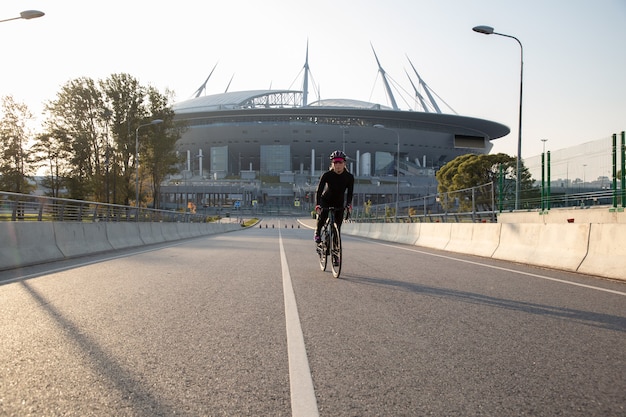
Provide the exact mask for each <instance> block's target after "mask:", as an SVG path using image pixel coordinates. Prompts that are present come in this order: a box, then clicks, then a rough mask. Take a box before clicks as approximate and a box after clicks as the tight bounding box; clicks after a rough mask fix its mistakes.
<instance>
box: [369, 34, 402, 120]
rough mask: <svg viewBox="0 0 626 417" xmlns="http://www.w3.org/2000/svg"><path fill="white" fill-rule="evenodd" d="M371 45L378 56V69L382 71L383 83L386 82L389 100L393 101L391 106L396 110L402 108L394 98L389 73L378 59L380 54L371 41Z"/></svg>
mask: <svg viewBox="0 0 626 417" xmlns="http://www.w3.org/2000/svg"><path fill="white" fill-rule="evenodd" d="M370 46H371V47H372V51H373V52H374V57H375V58H376V63H377V64H378V71H379V72H380V75H381V76H382V77H383V83H385V90H387V97H389V101H391V107H393V109H394V110H400V109H399V108H398V105H397V104H396V99H395V98H394V96H393V93H392V92H391V87H390V86H389V81H387V73H385V70H384V69H383V67H382V66H381V65H380V61H379V60H378V56H377V55H376V51H375V50H374V45H372V43H371V42H370Z"/></svg>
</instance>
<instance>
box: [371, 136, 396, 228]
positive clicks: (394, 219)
mask: <svg viewBox="0 0 626 417" xmlns="http://www.w3.org/2000/svg"><path fill="white" fill-rule="evenodd" d="M374 127H375V128H377V129H385V130H389V131H391V132H393V133H395V134H396V139H397V141H398V149H397V151H396V212H395V214H394V218H393V221H394V223H397V222H398V200H399V199H400V133H398V131H397V130H394V129H389V128H388V127H385V125H380V124H376V125H374Z"/></svg>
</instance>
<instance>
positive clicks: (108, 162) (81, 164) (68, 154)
mask: <svg viewBox="0 0 626 417" xmlns="http://www.w3.org/2000/svg"><path fill="white" fill-rule="evenodd" d="M167 94H168V95H162V94H160V93H159V92H158V91H157V90H156V89H154V88H151V87H144V86H141V85H140V84H139V82H138V81H137V80H136V79H135V78H133V77H132V76H130V75H128V74H113V75H111V76H110V77H109V78H107V79H105V80H100V81H98V82H96V81H94V80H92V79H90V78H78V79H75V80H71V81H69V82H68V83H66V84H65V85H64V86H63V87H62V88H61V91H60V92H59V93H58V94H57V97H56V99H55V100H53V101H51V102H49V103H47V105H46V112H47V116H48V118H47V120H46V123H45V130H46V131H45V133H44V134H42V135H40V136H39V139H38V144H37V147H36V149H37V153H38V158H39V161H40V163H44V161H45V166H46V167H47V168H49V172H50V177H48V181H49V183H50V185H51V186H52V188H54V189H55V190H56V191H53V192H58V190H59V189H60V186H61V183H63V184H64V186H65V187H66V188H67V189H68V191H69V197H71V198H76V199H93V200H96V201H105V202H113V203H118V204H126V205H128V204H129V203H130V201H131V199H132V200H134V199H135V191H136V190H135V170H136V168H137V164H138V162H139V161H138V160H136V158H135V150H136V148H135V132H136V129H137V127H138V126H140V125H141V124H144V123H147V121H149V120H153V119H157V118H159V119H162V120H164V123H162V124H161V125H159V126H158V127H159V129H158V130H157V129H156V127H157V126H155V127H153V128H152V129H150V131H149V132H144V131H143V130H142V131H141V132H140V133H141V134H142V138H141V144H142V145H143V146H142V147H141V148H140V150H141V155H140V158H139V160H144V161H146V163H145V166H144V167H141V168H142V172H143V173H145V175H146V176H148V177H150V178H151V179H152V181H153V183H154V184H156V185H154V186H153V187H152V188H151V190H152V192H153V193H154V192H156V193H158V192H159V184H160V182H161V181H162V180H163V178H164V177H165V175H167V174H170V173H172V172H173V168H172V167H173V166H174V165H175V164H176V162H178V159H177V158H176V152H175V149H174V146H175V143H176V141H177V140H178V139H179V138H180V134H181V132H182V130H181V129H182V128H181V127H180V126H177V125H176V124H175V123H174V122H173V117H174V113H173V110H172V109H171V106H169V105H168V102H169V99H170V97H171V93H167ZM142 176H143V175H142Z"/></svg>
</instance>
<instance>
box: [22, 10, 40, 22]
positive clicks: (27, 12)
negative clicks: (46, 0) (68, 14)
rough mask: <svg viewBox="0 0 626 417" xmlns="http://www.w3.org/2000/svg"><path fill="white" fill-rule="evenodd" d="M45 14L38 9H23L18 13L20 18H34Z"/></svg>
mask: <svg viewBox="0 0 626 417" xmlns="http://www.w3.org/2000/svg"><path fill="white" fill-rule="evenodd" d="M43 15H45V13H44V12H40V11H39V10H24V11H23V12H21V13H20V17H21V18H22V19H27V20H28V19H36V18H38V17H41V16H43Z"/></svg>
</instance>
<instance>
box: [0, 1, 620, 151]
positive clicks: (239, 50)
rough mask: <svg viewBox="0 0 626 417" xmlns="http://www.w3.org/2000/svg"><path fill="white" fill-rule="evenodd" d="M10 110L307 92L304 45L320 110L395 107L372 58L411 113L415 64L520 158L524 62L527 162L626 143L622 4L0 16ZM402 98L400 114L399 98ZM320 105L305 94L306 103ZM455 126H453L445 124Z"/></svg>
mask: <svg viewBox="0 0 626 417" xmlns="http://www.w3.org/2000/svg"><path fill="white" fill-rule="evenodd" d="M27 9H37V10H41V11H43V12H45V13H46V15H45V16H44V17H42V18H39V19H34V20H29V21H26V20H16V21H10V22H3V23H0V39H2V60H1V61H0V62H1V64H0V71H1V72H0V74H1V77H0V96H5V95H13V96H14V98H15V99H16V100H17V101H19V102H24V103H26V104H27V105H28V106H29V108H30V109H31V111H32V112H33V113H35V115H36V116H37V117H39V119H40V113H41V109H42V106H43V103H44V102H45V101H48V100H53V99H54V98H55V97H56V94H57V92H58V91H59V90H60V87H61V86H62V85H63V84H65V83H66V82H67V81H68V80H71V79H74V78H78V77H90V78H93V79H96V80H97V79H104V78H107V77H108V76H109V75H111V74H113V73H128V74H130V75H132V76H134V77H136V78H137V79H139V81H140V82H141V83H142V84H144V85H152V86H154V87H156V88H158V89H159V90H160V91H161V92H164V91H165V89H166V88H167V89H170V90H172V91H174V92H175V94H176V101H182V100H186V99H188V98H191V97H192V96H193V93H194V92H195V91H196V89H197V88H198V87H199V86H200V85H201V84H202V83H203V82H204V80H205V79H206V77H207V76H208V74H209V73H210V71H211V69H212V68H213V67H214V66H215V64H217V68H216V70H215V72H214V74H213V76H212V77H211V79H210V80H209V82H208V84H207V91H206V94H217V93H222V92H224V90H225V89H226V86H227V85H228V82H229V81H230V79H231V77H233V76H234V77H233V80H232V84H231V85H230V88H229V91H238V90H255V89H266V88H270V87H272V88H277V89H286V88H293V89H300V88H301V82H302V78H303V76H302V72H301V71H302V67H303V65H304V59H305V52H306V45H307V40H308V43H309V66H310V69H311V72H312V75H313V80H312V82H314V83H315V84H316V85H317V86H319V90H320V93H321V98H323V99H328V98H352V99H358V100H365V101H372V102H378V103H381V104H389V102H388V100H387V98H386V95H385V90H384V86H383V84H382V81H381V78H380V76H379V75H378V67H377V65H376V61H375V58H374V55H373V53H372V49H371V46H370V43H371V44H372V45H373V46H374V48H375V49H376V52H377V54H378V58H379V59H380V61H381V64H382V66H383V68H384V70H385V71H386V72H387V74H388V76H389V77H391V78H392V79H393V80H394V81H395V82H396V83H397V84H399V85H401V86H402V88H403V89H404V90H406V91H407V92H408V93H402V94H401V93H396V100H397V102H398V105H399V106H400V107H401V108H403V109H407V110H408V109H409V108H415V103H414V99H412V98H411V92H412V87H411V85H410V83H409V81H408V79H407V76H406V74H405V71H409V72H410V73H411V71H412V70H411V67H410V64H409V63H408V61H407V56H408V57H409V58H410V59H411V61H412V62H413V64H414V65H415V67H416V68H417V70H418V71H419V73H420V75H421V76H422V78H423V79H424V80H425V81H426V82H427V83H428V85H429V86H430V87H431V88H432V89H433V90H434V91H435V92H436V93H437V94H438V95H439V96H440V97H441V98H442V99H443V100H445V102H446V103H447V104H449V105H450V107H452V108H453V109H454V110H455V111H456V112H457V113H458V114H460V115H465V116H473V117H480V118H484V119H488V120H493V121H496V122H500V123H503V124H505V125H507V126H509V127H510V129H511V133H510V134H509V135H508V136H506V137H504V138H502V139H498V140H496V141H495V147H494V151H495V152H505V153H508V154H511V155H516V153H517V125H518V110H519V83H520V48H519V45H518V44H517V42H515V40H513V39H509V38H505V37H502V36H495V35H490V36H487V35H482V34H478V33H475V32H473V31H472V27H474V26H476V25H489V26H493V27H494V28H495V30H496V32H500V33H505V34H508V35H512V36H515V37H517V38H518V39H519V40H520V41H521V42H522V44H523V47H524V101H523V129H522V133H523V147H522V156H523V157H529V156H533V155H537V154H539V153H541V150H542V145H543V144H542V142H541V139H543V138H546V139H548V142H547V145H546V147H547V149H550V150H557V149H562V148H566V147H568V146H570V145H571V144H580V143H583V142H589V141H592V140H596V139H600V138H604V137H608V136H610V135H611V134H613V133H619V132H621V131H622V130H625V129H626V30H624V22H625V21H626V0H523V1H522V0H515V1H514V0H386V1H381V0H317V1H301V0H263V1H261V0H223V1H216V0H214V1H209V0H180V1H177V2H155V1H145V0H131V1H129V0H123V1H122V0H107V1H97V0H92V1H85V0H81V1H79V0H58V1H52V0H28V1H26V0H2V2H0V19H6V18H10V17H14V16H17V15H19V12H20V11H22V10H27ZM402 97H404V98H402ZM315 99H317V96H316V93H315V91H314V88H313V87H310V88H309V101H313V100H315ZM447 112H451V111H450V110H447Z"/></svg>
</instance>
